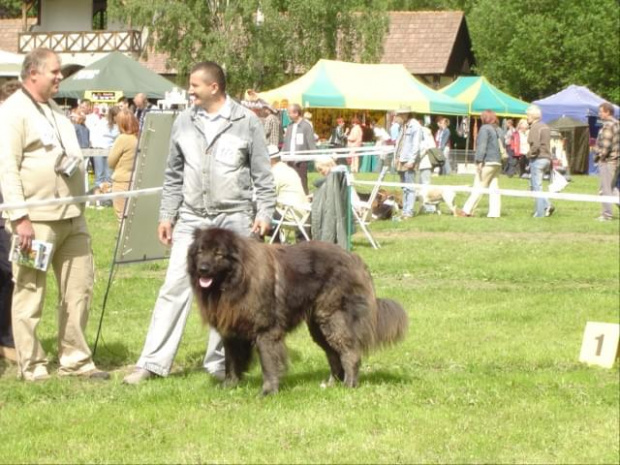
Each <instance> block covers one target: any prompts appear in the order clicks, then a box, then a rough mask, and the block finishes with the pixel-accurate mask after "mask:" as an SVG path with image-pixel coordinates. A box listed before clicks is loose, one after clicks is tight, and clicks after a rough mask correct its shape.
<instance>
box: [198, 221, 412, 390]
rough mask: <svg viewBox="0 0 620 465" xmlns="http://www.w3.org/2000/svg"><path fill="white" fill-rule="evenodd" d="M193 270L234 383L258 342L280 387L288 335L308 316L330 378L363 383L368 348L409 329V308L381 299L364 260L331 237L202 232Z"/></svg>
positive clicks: (269, 384)
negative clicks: (285, 241)
mask: <svg viewBox="0 0 620 465" xmlns="http://www.w3.org/2000/svg"><path fill="white" fill-rule="evenodd" d="M188 272H189V275H190V278H191V283H192V287H193V290H194V292H195V294H196V296H197V298H198V305H199V308H200V313H201V314H202V317H203V319H204V321H205V322H206V323H208V324H209V325H211V326H212V327H213V328H215V329H217V331H218V332H219V333H220V334H221V335H222V338H223V342H224V348H225V351H226V378H225V383H226V384H229V385H234V384H236V383H237V382H238V381H239V379H240V378H241V376H242V375H243V373H244V372H245V371H247V369H248V365H249V363H250V358H251V354H252V347H253V346H254V345H255V346H256V348H257V349H258V354H259V357H260V362H261V367H262V370H263V394H271V393H275V392H277V391H278V386H279V381H280V376H281V375H282V372H283V371H284V368H285V365H286V347H285V345H284V337H285V335H286V333H288V332H289V331H291V330H293V329H294V328H295V327H296V326H298V325H299V324H300V323H301V322H302V321H304V320H305V321H306V323H307V325H308V328H309V330H310V334H311V335H312V338H313V339H314V341H315V342H316V343H317V344H318V345H319V346H321V348H322V349H323V350H324V351H325V353H326V355H327V360H328V362H329V366H330V369H331V376H330V379H329V384H333V383H334V382H335V381H336V380H339V381H344V384H345V385H346V386H349V387H354V386H356V385H357V378H358V372H359V367H360V362H361V357H362V353H364V352H365V351H367V350H368V349H371V348H373V347H376V346H380V345H382V344H390V343H394V342H397V341H399V340H401V339H402V338H403V337H404V335H405V333H406V330H407V314H406V313H405V311H404V310H403V308H402V307H401V306H400V305H399V304H398V303H397V302H395V301H393V300H389V299H377V298H376V297H375V291H374V288H373V283H372V278H371V277H370V273H369V272H368V269H367V268H366V266H365V265H364V262H362V260H361V259H360V258H359V257H358V256H357V255H355V254H352V253H348V252H345V251H344V250H342V249H341V248H339V247H337V246H335V245H332V244H328V243H325V242H304V243H301V244H297V245H292V246H277V245H268V244H264V243H261V242H258V241H256V240H253V239H246V238H242V237H240V236H239V235H237V234H235V233H233V232H231V231H228V230H224V229H217V228H213V229H202V230H197V231H196V233H195V234H194V242H193V244H192V246H191V247H190V249H189V254H188Z"/></svg>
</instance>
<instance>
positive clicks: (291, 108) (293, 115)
mask: <svg viewBox="0 0 620 465" xmlns="http://www.w3.org/2000/svg"><path fill="white" fill-rule="evenodd" d="M288 115H289V117H290V118H291V119H292V120H293V121H295V122H297V121H298V120H299V119H300V117H301V115H300V114H299V113H297V111H296V108H295V107H294V106H293V105H289V107H288Z"/></svg>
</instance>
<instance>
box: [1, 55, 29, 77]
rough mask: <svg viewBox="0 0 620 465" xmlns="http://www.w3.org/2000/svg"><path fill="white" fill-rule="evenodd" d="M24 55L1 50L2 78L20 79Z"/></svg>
mask: <svg viewBox="0 0 620 465" xmlns="http://www.w3.org/2000/svg"><path fill="white" fill-rule="evenodd" d="M23 61H24V56H23V55H18V54H17V53H11V52H5V51H4V50H0V77H19V73H20V72H21V69H22V62H23Z"/></svg>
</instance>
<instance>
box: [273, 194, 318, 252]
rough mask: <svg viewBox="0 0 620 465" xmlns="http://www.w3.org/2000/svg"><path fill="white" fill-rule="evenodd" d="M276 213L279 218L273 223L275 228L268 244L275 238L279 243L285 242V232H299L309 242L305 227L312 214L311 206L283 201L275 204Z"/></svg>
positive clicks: (307, 225)
mask: <svg viewBox="0 0 620 465" xmlns="http://www.w3.org/2000/svg"><path fill="white" fill-rule="evenodd" d="M276 211H277V212H278V213H279V214H280V218H279V219H278V220H275V221H274V225H275V228H274V230H273V232H272V234H271V239H270V240H269V243H270V244H273V242H274V241H275V240H276V237H278V238H279V239H280V242H282V243H284V242H286V238H287V232H291V231H294V232H295V233H297V231H299V232H301V234H302V235H303V236H304V238H305V239H306V240H307V241H309V240H310V236H309V235H308V231H307V230H306V228H307V227H309V226H310V225H309V224H308V219H309V218H310V213H311V212H312V205H311V204H309V203H305V204H293V203H289V202H285V201H278V203H277V204H276Z"/></svg>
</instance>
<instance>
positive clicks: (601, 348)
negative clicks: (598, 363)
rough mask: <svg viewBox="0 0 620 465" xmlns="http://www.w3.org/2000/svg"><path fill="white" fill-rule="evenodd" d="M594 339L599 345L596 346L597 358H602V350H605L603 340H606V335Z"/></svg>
mask: <svg viewBox="0 0 620 465" xmlns="http://www.w3.org/2000/svg"><path fill="white" fill-rule="evenodd" d="M594 339H595V340H597V341H598V344H597V346H596V356H597V357H600V356H601V350H603V340H604V339H605V335H604V334H601V335H600V336H599V337H595V338H594Z"/></svg>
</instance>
